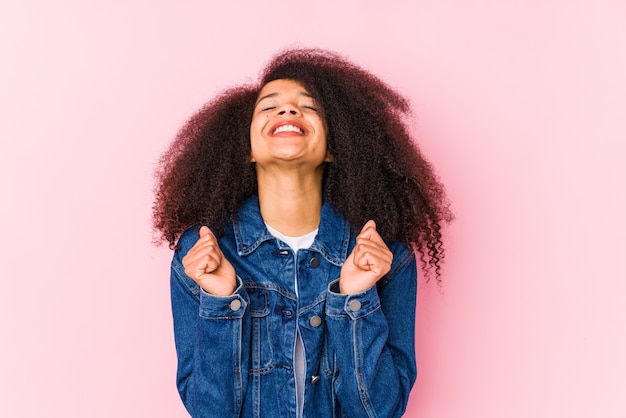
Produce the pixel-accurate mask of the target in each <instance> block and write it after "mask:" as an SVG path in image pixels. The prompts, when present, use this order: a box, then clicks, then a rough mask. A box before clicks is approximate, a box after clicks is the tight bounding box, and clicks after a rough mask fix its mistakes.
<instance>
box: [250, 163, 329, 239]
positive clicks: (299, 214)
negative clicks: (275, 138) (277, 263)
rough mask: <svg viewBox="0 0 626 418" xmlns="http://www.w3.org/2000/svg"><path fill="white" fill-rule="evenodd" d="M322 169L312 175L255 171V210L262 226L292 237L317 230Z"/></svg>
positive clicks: (294, 171) (320, 202)
mask: <svg viewBox="0 0 626 418" xmlns="http://www.w3.org/2000/svg"><path fill="white" fill-rule="evenodd" d="M323 173H324V171H323V168H320V169H319V170H316V171H315V172H313V173H308V174H307V173H303V172H300V171H298V170H292V171H290V172H288V173H285V172H281V173H271V172H267V171H264V170H262V169H259V168H257V182H258V185H259V206H260V209H261V216H262V217H263V221H265V223H266V224H268V225H269V226H271V227H272V228H274V229H276V230H277V231H279V232H281V233H283V234H285V235H287V236H292V237H297V236H301V235H305V234H308V233H309V232H311V231H314V230H315V229H317V228H318V226H319V223H320V214H321V212H322V176H323Z"/></svg>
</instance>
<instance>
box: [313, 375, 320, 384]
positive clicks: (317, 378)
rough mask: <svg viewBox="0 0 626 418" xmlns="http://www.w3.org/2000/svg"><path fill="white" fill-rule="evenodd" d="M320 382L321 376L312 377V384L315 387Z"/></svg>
mask: <svg viewBox="0 0 626 418" xmlns="http://www.w3.org/2000/svg"><path fill="white" fill-rule="evenodd" d="M319 381H320V377H319V376H311V384H312V385H314V384H316V383H317V382H319Z"/></svg>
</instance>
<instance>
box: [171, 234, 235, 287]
mask: <svg viewBox="0 0 626 418" xmlns="http://www.w3.org/2000/svg"><path fill="white" fill-rule="evenodd" d="M183 266H184V267H185V274H187V276H189V277H191V278H192V279H193V280H195V281H196V283H198V284H199V285H200V287H202V288H203V289H204V291H205V292H207V293H210V294H212V295H215V296H228V295H232V294H233V293H234V292H235V289H236V288H237V278H236V274H235V269H234V268H233V266H232V264H230V262H229V261H228V260H227V259H226V257H224V254H222V251H221V250H220V246H219V245H218V243H217V238H215V235H213V233H212V232H211V230H210V229H209V228H208V227H206V226H203V227H201V228H200V238H199V239H198V241H197V242H196V243H195V244H194V246H193V247H191V249H190V250H189V252H188V253H187V254H186V255H185V256H184V257H183Z"/></svg>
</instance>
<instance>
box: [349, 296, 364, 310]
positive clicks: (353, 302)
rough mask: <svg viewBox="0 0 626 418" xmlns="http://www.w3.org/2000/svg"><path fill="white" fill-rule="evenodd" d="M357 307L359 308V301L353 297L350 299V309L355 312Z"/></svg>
mask: <svg viewBox="0 0 626 418" xmlns="http://www.w3.org/2000/svg"><path fill="white" fill-rule="evenodd" d="M359 309H361V302H359V301H358V300H356V299H354V300H351V301H350V310H351V311H352V312H356V311H358V310H359Z"/></svg>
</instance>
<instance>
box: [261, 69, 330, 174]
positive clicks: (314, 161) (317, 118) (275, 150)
mask: <svg viewBox="0 0 626 418" xmlns="http://www.w3.org/2000/svg"><path fill="white" fill-rule="evenodd" d="M320 113H321V109H320V107H319V104H318V103H317V102H316V101H315V99H313V97H311V95H310V94H309V93H308V92H307V91H306V89H305V88H304V87H303V86H302V85H301V84H299V83H298V82H296V81H293V80H282V79H281V80H274V81H270V82H269V83H267V84H266V85H265V86H263V88H262V89H261V91H260V93H259V97H258V99H257V103H256V105H255V107H254V114H253V115H252V122H251V124H250V146H251V161H253V162H256V163H257V165H265V166H269V165H272V164H286V163H288V164H300V165H305V164H306V165H309V166H311V167H314V168H317V167H319V166H321V165H322V163H323V162H325V161H330V155H329V154H328V150H327V147H326V128H325V124H324V120H323V119H322V116H321V114H320Z"/></svg>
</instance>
